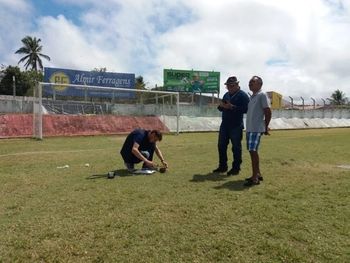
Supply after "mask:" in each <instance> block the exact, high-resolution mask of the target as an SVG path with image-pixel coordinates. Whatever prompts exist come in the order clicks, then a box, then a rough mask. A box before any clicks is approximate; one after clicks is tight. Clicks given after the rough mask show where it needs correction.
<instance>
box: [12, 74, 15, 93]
mask: <svg viewBox="0 0 350 263" xmlns="http://www.w3.org/2000/svg"><path fill="white" fill-rule="evenodd" d="M12 81H13V83H12V86H13V99H16V77H15V75H13V76H12Z"/></svg>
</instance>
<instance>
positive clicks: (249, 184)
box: [244, 179, 260, 186]
mask: <svg viewBox="0 0 350 263" xmlns="http://www.w3.org/2000/svg"><path fill="white" fill-rule="evenodd" d="M258 184H260V181H259V179H258V180H256V181H254V180H253V179H250V180H247V181H245V183H244V186H253V185H258Z"/></svg>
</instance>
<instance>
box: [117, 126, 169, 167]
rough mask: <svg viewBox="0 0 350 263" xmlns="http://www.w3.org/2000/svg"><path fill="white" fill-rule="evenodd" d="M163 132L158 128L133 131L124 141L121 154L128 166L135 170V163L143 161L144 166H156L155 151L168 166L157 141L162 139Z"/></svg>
mask: <svg viewBox="0 0 350 263" xmlns="http://www.w3.org/2000/svg"><path fill="white" fill-rule="evenodd" d="M162 137H163V136H162V133H161V132H160V131H158V130H152V131H149V130H144V129H135V130H134V131H132V132H131V133H130V134H129V135H128V136H127V137H126V140H125V142H124V145H123V147H122V149H121V150H120V154H121V156H122V157H123V160H124V163H125V166H126V168H127V169H128V170H129V171H130V172H133V171H134V170H135V164H136V163H140V162H142V161H143V166H142V167H143V168H151V169H152V168H155V164H154V163H153V161H152V160H153V154H154V152H155V153H156V155H157V156H158V158H159V159H160V161H161V162H162V164H163V166H164V167H165V168H167V167H168V164H167V162H165V160H164V157H163V155H162V152H161V151H160V149H159V148H158V147H157V144H156V143H157V141H161V140H162Z"/></svg>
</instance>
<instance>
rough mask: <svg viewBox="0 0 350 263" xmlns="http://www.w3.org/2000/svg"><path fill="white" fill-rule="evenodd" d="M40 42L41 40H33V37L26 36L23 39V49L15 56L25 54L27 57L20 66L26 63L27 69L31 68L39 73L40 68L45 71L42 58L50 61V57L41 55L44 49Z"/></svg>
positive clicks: (22, 59) (21, 60)
mask: <svg viewBox="0 0 350 263" xmlns="http://www.w3.org/2000/svg"><path fill="white" fill-rule="evenodd" d="M40 41H41V39H40V38H38V39H37V38H36V37H34V38H33V37H31V36H26V37H25V38H23V39H22V43H23V47H21V48H20V49H18V50H17V51H16V52H15V54H25V56H24V57H23V58H21V59H20V60H19V61H18V64H19V63H21V62H24V61H26V63H25V64H24V66H25V68H26V69H28V67H31V69H32V70H35V71H37V70H38V66H39V69H40V70H42V69H43V63H42V61H41V58H40V57H43V58H45V59H47V60H49V61H50V57H49V56H47V55H44V54H42V53H40V52H41V50H42V48H43V47H42V46H41V45H40Z"/></svg>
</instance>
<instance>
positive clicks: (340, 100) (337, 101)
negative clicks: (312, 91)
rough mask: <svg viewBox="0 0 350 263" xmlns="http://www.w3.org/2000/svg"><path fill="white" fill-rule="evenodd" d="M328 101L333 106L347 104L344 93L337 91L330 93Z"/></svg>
mask: <svg viewBox="0 0 350 263" xmlns="http://www.w3.org/2000/svg"><path fill="white" fill-rule="evenodd" d="M330 101H331V103H332V104H334V105H344V104H346V102H347V98H346V96H345V93H344V92H342V91H341V90H339V89H337V90H335V91H334V92H333V93H332V95H331V100H330Z"/></svg>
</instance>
